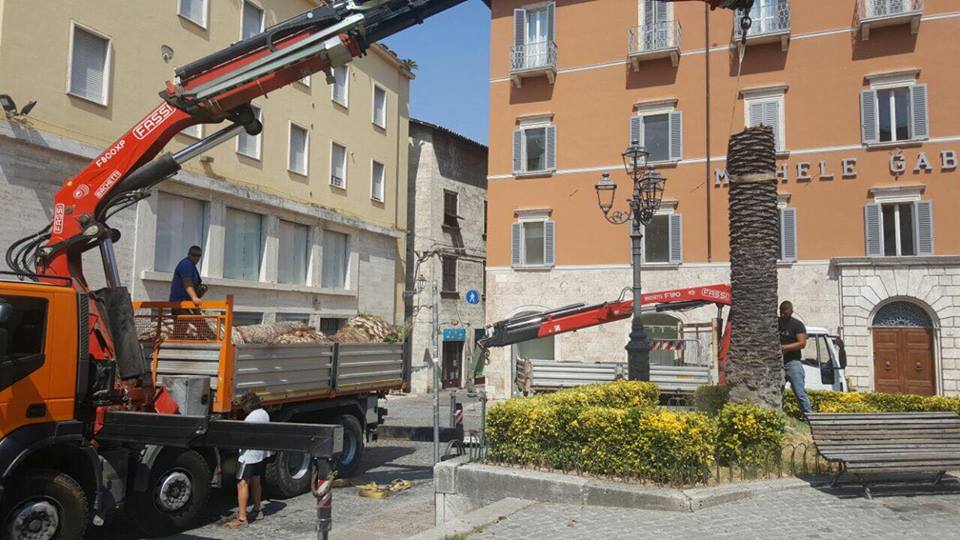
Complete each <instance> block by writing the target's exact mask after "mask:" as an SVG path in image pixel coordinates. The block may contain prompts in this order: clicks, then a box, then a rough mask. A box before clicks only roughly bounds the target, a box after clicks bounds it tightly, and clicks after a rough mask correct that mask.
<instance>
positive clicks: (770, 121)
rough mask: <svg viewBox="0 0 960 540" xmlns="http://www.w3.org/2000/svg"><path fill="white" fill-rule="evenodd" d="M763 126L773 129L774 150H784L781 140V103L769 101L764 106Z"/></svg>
mask: <svg viewBox="0 0 960 540" xmlns="http://www.w3.org/2000/svg"><path fill="white" fill-rule="evenodd" d="M763 125H765V126H770V127H771V128H773V140H774V148H776V149H777V150H782V149H783V143H782V141H781V140H780V102H779V101H768V102H766V103H764V104H763Z"/></svg>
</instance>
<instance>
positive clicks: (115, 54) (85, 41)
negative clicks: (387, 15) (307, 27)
mask: <svg viewBox="0 0 960 540" xmlns="http://www.w3.org/2000/svg"><path fill="white" fill-rule="evenodd" d="M316 5H317V2H314V1H308V0H236V1H226V2H225V1H215V0H164V1H162V2H149V5H148V3H146V2H129V1H125V0H107V1H101V0H83V1H77V2H67V3H61V2H57V3H37V2H30V1H27V0H2V1H0V80H2V83H0V93H4V94H8V95H10V96H11V97H12V98H13V99H14V100H16V101H17V102H18V104H19V105H23V104H24V103H26V102H28V101H31V100H36V101H37V105H36V107H35V108H34V109H33V110H32V111H30V113H29V114H28V115H25V116H21V117H17V118H8V121H7V122H2V121H0V165H2V166H0V201H2V203H3V204H4V205H5V206H6V207H7V208H8V210H7V211H6V212H7V213H13V214H15V215H16V216H17V218H16V219H14V220H9V219H7V220H5V224H4V226H3V228H2V230H0V243H2V244H3V245H9V243H10V242H11V241H13V240H14V239H16V238H19V237H21V236H23V235H25V234H27V233H29V232H32V231H34V230H36V229H40V228H41V227H43V226H44V225H45V224H47V223H49V221H50V217H51V214H50V205H51V201H52V198H53V194H54V193H55V192H56V190H57V189H58V188H59V186H60V185H61V183H62V181H63V180H64V179H65V178H68V177H70V176H71V175H72V174H75V173H76V172H77V171H79V169H80V168H81V167H82V165H83V164H84V163H85V162H86V161H87V160H89V159H91V158H93V157H95V156H96V155H98V154H99V153H100V152H101V151H102V150H103V149H104V148H105V147H107V146H108V145H109V144H110V143H112V142H113V141H114V140H115V139H116V138H117V137H119V136H120V135H122V134H123V133H124V132H125V131H126V130H127V129H129V128H130V126H132V125H134V124H135V123H136V122H137V121H138V120H139V119H140V118H141V117H142V116H143V115H144V114H145V113H146V112H147V111H149V110H150V109H151V108H152V107H154V106H156V104H157V103H158V102H159V99H160V98H159V97H158V93H159V92H160V90H161V89H163V84H164V82H165V81H166V80H168V79H170V78H172V77H173V72H174V69H175V68H176V67H177V66H180V65H184V64H186V63H189V62H191V61H193V60H195V59H198V58H200V57H202V56H204V55H206V54H209V53H212V52H214V51H217V50H219V49H222V48H224V47H226V46H228V45H229V44H230V43H232V42H235V41H237V40H239V39H241V38H243V37H247V36H249V35H252V34H255V33H258V32H260V31H262V30H263V29H264V28H266V27H269V26H271V25H274V24H276V23H278V22H280V21H282V20H284V19H287V18H289V17H291V16H294V15H296V14H298V13H301V12H303V11H306V10H307V9H310V8H312V7H315V6H316ZM412 78H413V74H412V73H411V71H410V70H409V69H408V68H407V67H406V64H404V63H403V62H402V61H401V60H400V59H399V58H398V57H397V56H396V55H395V54H394V53H393V52H391V51H389V50H388V49H386V48H384V47H381V46H378V45H375V46H372V47H371V48H370V49H369V50H368V52H367V54H366V56H364V57H362V58H359V59H356V60H355V61H354V62H352V63H350V64H348V65H347V66H346V67H345V68H343V69H338V70H335V73H334V81H333V84H328V82H327V81H326V78H325V76H324V75H323V74H315V75H313V76H311V77H308V78H305V79H304V80H303V81H301V82H299V83H296V84H294V85H291V86H289V87H286V88H282V89H280V90H278V91H276V92H274V93H272V94H270V95H269V96H265V97H264V98H261V99H258V100H256V101H254V103H253V105H254V106H255V107H256V110H257V111H258V112H259V114H260V118H261V121H262V123H263V126H264V129H263V132H262V133H261V134H260V135H258V136H256V137H251V136H248V135H246V134H244V135H241V136H240V137H237V138H236V139H235V140H232V141H229V142H227V143H225V144H223V145H221V146H220V147H218V148H216V149H213V150H212V151H210V152H209V153H207V154H205V155H204V156H203V157H201V158H199V159H196V160H194V161H193V162H190V163H188V164H187V165H186V166H185V168H184V171H183V172H181V173H180V174H178V175H177V176H176V177H175V178H173V179H171V180H169V181H167V182H165V183H163V184H161V185H160V186H159V189H158V190H156V192H155V193H154V196H153V197H150V198H148V199H146V200H144V201H141V202H140V203H139V204H138V205H137V206H136V207H134V208H131V209H129V210H127V211H125V212H124V213H122V214H119V215H118V216H116V217H115V218H114V220H113V223H112V225H113V226H114V227H116V228H118V229H120V230H121V232H122V233H123V235H124V236H123V238H122V239H121V240H120V242H119V244H118V245H117V251H118V256H119V259H120V261H119V262H120V265H121V271H122V277H123V281H124V282H125V283H126V284H128V285H129V286H130V287H131V289H132V291H133V295H134V298H135V299H150V300H165V299H166V297H167V294H168V291H169V281H170V278H171V271H172V269H173V267H174V266H175V265H176V263H177V262H178V261H179V260H180V259H181V258H182V257H183V256H185V254H186V250H187V248H188V247H190V246H191V245H194V244H196V245H200V246H201V247H203V248H204V258H203V261H202V263H201V266H202V268H201V274H202V276H203V279H204V281H205V282H206V283H207V284H208V285H210V287H211V290H210V293H209V294H210V297H212V298H222V297H223V296H224V295H226V294H234V295H235V296H236V302H237V305H238V308H237V309H238V311H239V312H240V320H241V321H242V322H260V321H265V322H270V321H273V320H299V321H304V322H310V323H312V324H315V325H321V326H322V327H323V328H324V329H329V330H331V331H332V330H334V329H336V327H338V325H340V324H342V322H343V320H344V319H346V318H348V317H350V316H352V315H355V314H356V313H358V312H369V313H374V314H377V315H380V316H382V317H384V318H385V319H387V320H388V321H391V322H399V321H400V320H401V319H402V317H403V297H402V289H403V284H404V279H405V278H404V265H405V262H404V253H405V249H406V245H405V242H406V238H405V232H404V231H405V229H406V197H407V189H406V173H407V159H408V151H407V133H408V110H407V107H408V103H409V83H410V80H411V79H412ZM222 127H224V126H222V125H221V126H217V125H205V126H202V127H195V128H194V129H191V130H188V131H185V132H183V133H181V134H179V135H177V136H176V137H175V139H174V140H173V141H171V143H170V144H169V145H168V147H167V149H166V150H167V151H177V150H179V149H181V148H184V147H185V146H187V145H189V144H192V143H194V142H196V141H198V140H199V139H200V138H202V137H204V136H209V135H211V134H212V133H214V132H215V131H216V130H218V129H220V128H222ZM91 255H92V254H91ZM98 267H99V264H97V261H96V259H95V258H92V257H91V259H90V261H89V264H88V265H87V268H88V269H96V268H98ZM88 277H89V278H90V279H91V281H92V282H93V283H97V282H98V279H99V276H97V275H91V276H88Z"/></svg>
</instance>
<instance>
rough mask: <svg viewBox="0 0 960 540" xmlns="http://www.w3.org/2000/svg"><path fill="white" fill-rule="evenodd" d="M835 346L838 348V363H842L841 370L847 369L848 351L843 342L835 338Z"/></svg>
mask: <svg viewBox="0 0 960 540" xmlns="http://www.w3.org/2000/svg"><path fill="white" fill-rule="evenodd" d="M833 344H834V345H836V346H837V355H838V358H837V361H838V362H839V363H840V369H847V349H846V347H844V346H843V340H842V339H840V338H833Z"/></svg>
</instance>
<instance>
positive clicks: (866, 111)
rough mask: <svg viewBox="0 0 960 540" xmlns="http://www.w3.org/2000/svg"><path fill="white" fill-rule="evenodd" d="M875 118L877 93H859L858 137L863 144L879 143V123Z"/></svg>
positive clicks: (874, 91)
mask: <svg viewBox="0 0 960 540" xmlns="http://www.w3.org/2000/svg"><path fill="white" fill-rule="evenodd" d="M877 116H878V111H877V91H876V90H864V91H862V92H860V134H861V135H860V136H861V138H862V139H863V144H873V143H876V142H879V141H880V122H879V119H878V117H877Z"/></svg>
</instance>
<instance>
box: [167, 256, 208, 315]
mask: <svg viewBox="0 0 960 540" xmlns="http://www.w3.org/2000/svg"><path fill="white" fill-rule="evenodd" d="M202 256H203V250H202V249H200V246H190V249H189V250H187V256H186V257H184V258H183V260H182V261H180V262H179V263H177V268H176V270H174V271H173V281H172V282H171V283H170V301H171V302H193V303H194V304H196V305H198V306H199V305H200V297H202V296H203V293H204V292H206V288H207V287H206V285H204V284H203V281H202V280H201V279H200V271H199V270H197V264H198V263H199V262H200V257H202Z"/></svg>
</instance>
